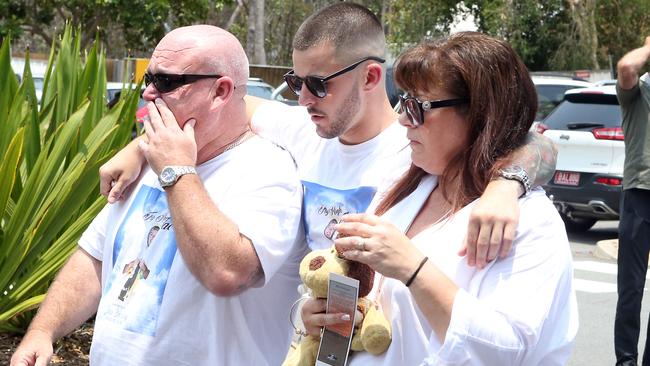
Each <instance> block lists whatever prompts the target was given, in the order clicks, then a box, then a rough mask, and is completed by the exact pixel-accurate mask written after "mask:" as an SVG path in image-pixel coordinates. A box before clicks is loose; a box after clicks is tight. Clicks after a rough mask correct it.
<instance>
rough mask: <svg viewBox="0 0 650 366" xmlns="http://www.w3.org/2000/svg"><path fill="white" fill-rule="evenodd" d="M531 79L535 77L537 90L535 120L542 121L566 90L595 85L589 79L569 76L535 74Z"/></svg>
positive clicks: (534, 81)
mask: <svg viewBox="0 0 650 366" xmlns="http://www.w3.org/2000/svg"><path fill="white" fill-rule="evenodd" d="M531 79H533V84H535V89H536V90H537V115H536V116H535V121H541V120H543V119H544V118H545V117H546V116H547V115H548V114H549V113H551V111H552V110H553V109H555V107H557V106H558V105H559V104H560V102H562V99H564V92H565V91H567V90H569V89H574V88H586V87H590V86H593V84H592V83H590V82H588V81H584V80H581V79H574V78H571V77H568V76H544V75H533V76H532V77H531Z"/></svg>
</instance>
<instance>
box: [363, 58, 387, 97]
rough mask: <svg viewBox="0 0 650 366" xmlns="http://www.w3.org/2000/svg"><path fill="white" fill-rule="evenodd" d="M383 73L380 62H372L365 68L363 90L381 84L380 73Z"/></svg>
mask: <svg viewBox="0 0 650 366" xmlns="http://www.w3.org/2000/svg"><path fill="white" fill-rule="evenodd" d="M383 73H384V70H383V69H382V67H381V65H380V64H377V63H372V64H370V65H368V66H367V68H366V80H365V83H364V89H365V90H372V89H374V88H376V87H377V86H378V85H380V84H381V82H382V78H381V75H382V74H383Z"/></svg>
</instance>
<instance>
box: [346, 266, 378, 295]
mask: <svg viewBox="0 0 650 366" xmlns="http://www.w3.org/2000/svg"><path fill="white" fill-rule="evenodd" d="M348 277H352V278H354V279H356V280H358V281H359V297H365V296H368V294H369V293H370V290H372V285H373V284H374V282H375V271H373V269H372V268H370V266H368V265H367V264H363V263H359V262H353V261H350V269H349V271H348Z"/></svg>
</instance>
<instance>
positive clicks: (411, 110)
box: [404, 99, 422, 126]
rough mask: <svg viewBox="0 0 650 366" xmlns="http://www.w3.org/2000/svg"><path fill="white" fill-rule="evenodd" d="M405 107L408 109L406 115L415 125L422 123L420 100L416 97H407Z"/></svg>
mask: <svg viewBox="0 0 650 366" xmlns="http://www.w3.org/2000/svg"><path fill="white" fill-rule="evenodd" d="M404 109H405V110H406V115H407V116H408V117H409V120H411V123H412V124H413V125H414V126H419V125H421V124H422V121H421V120H420V110H419V108H418V102H417V101H416V100H415V99H406V100H405V101H404Z"/></svg>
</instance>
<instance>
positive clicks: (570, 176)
mask: <svg viewBox="0 0 650 366" xmlns="http://www.w3.org/2000/svg"><path fill="white" fill-rule="evenodd" d="M553 183H555V184H561V185H565V186H577V185H578V183H580V173H575V172H555V178H554V179H553Z"/></svg>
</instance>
